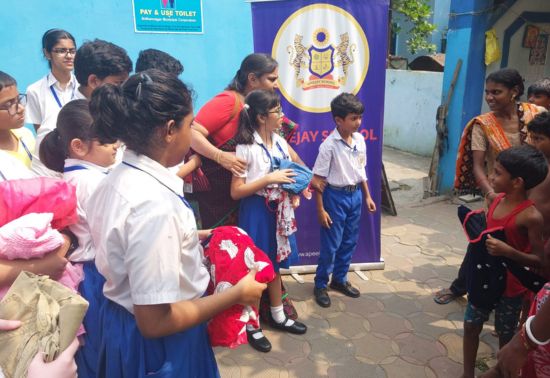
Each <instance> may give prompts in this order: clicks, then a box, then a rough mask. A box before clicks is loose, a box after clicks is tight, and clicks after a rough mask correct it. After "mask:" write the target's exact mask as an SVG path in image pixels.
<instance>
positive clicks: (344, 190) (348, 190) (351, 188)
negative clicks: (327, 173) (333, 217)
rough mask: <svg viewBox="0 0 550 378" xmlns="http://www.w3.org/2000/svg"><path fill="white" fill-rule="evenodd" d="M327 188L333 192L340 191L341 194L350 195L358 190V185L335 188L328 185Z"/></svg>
mask: <svg viewBox="0 0 550 378" xmlns="http://www.w3.org/2000/svg"><path fill="white" fill-rule="evenodd" d="M328 186H329V188H331V189H334V190H341V191H342V192H350V193H353V192H355V191H356V190H357V189H359V188H360V185H359V184H355V185H346V186H335V185H331V184H328Z"/></svg>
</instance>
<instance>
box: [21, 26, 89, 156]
mask: <svg viewBox="0 0 550 378" xmlns="http://www.w3.org/2000/svg"><path fill="white" fill-rule="evenodd" d="M42 52H43V54H44V57H45V58H46V59H47V60H48V65H49V66H50V72H48V74H47V75H46V76H44V77H43V78H42V79H40V80H38V81H37V82H35V83H33V84H31V85H30V86H29V87H28V88H27V100H28V104H27V114H26V117H25V122H26V123H32V124H33V125H34V128H35V129H36V131H37V137H36V142H37V146H36V156H38V147H39V145H40V143H41V141H42V139H43V138H44V136H46V134H48V133H49V132H50V131H52V130H53V129H55V124H56V121H57V114H58V113H59V111H60V110H61V108H62V107H63V105H65V104H66V103H68V102H69V101H71V100H74V99H76V98H83V96H82V95H80V92H78V90H77V87H78V84H77V81H76V78H75V76H74V75H73V72H72V71H73V67H74V57H75V54H76V42H75V39H74V37H73V36H72V34H71V33H69V32H68V31H65V30H62V29H50V30H48V31H46V32H45V33H44V35H43V36H42Z"/></svg>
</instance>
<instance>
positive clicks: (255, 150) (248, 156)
mask: <svg viewBox="0 0 550 378" xmlns="http://www.w3.org/2000/svg"><path fill="white" fill-rule="evenodd" d="M271 138H272V139H271V140H272V141H273V143H272V146H271V149H269V148H267V146H265V145H264V142H263V140H262V138H261V137H260V135H259V134H258V133H257V132H256V131H255V132H254V143H252V144H238V145H237V149H236V155H237V157H239V158H241V159H244V160H246V162H247V166H246V170H245V172H244V173H243V174H242V175H240V176H237V177H241V178H244V179H245V182H246V183H249V182H253V181H256V180H258V179H260V178H262V177H264V176H265V175H267V174H268V173H269V172H270V170H271V160H270V157H269V156H268V154H267V153H266V151H265V149H264V148H263V147H262V146H264V147H266V148H267V151H269V155H271V157H275V156H276V157H278V158H281V159H288V160H290V153H289V152H288V144H287V143H286V141H285V140H284V139H283V138H282V137H281V136H280V135H278V134H276V133H272V134H271ZM279 147H280V148H279ZM281 150H282V151H281ZM277 186H278V185H277V184H273V185H269V187H277Z"/></svg>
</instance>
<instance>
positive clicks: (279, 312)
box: [271, 305, 294, 326]
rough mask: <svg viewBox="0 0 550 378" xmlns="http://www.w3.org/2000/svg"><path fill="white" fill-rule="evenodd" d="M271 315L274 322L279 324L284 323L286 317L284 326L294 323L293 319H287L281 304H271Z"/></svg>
mask: <svg viewBox="0 0 550 378" xmlns="http://www.w3.org/2000/svg"><path fill="white" fill-rule="evenodd" d="M271 316H272V317H273V320H275V322H276V323H279V324H281V323H284V322H285V319H286V323H285V325H286V326H291V325H293V324H294V320H292V319H287V317H286V315H285V311H284V308H283V305H280V306H276V307H273V306H271Z"/></svg>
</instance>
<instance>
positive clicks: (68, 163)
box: [65, 158, 109, 174]
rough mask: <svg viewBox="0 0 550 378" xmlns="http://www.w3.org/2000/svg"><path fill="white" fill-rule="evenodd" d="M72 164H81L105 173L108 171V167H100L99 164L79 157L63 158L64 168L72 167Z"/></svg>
mask: <svg viewBox="0 0 550 378" xmlns="http://www.w3.org/2000/svg"><path fill="white" fill-rule="evenodd" d="M74 166H82V167H84V168H86V169H93V170H96V171H99V172H101V173H105V174H107V173H109V168H107V167H102V166H100V165H97V164H94V163H91V162H89V161H85V160H80V159H71V158H69V159H65V168H69V167H74Z"/></svg>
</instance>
